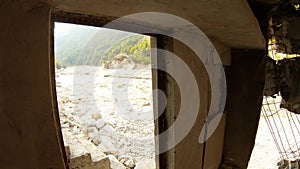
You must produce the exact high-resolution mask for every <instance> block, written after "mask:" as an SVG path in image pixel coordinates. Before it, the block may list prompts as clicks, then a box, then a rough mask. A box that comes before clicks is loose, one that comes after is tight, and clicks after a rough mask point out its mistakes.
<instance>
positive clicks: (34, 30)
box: [0, 1, 65, 169]
mask: <svg viewBox="0 0 300 169" xmlns="http://www.w3.org/2000/svg"><path fill="white" fill-rule="evenodd" d="M49 12H50V7H49V6H47V5H43V4H33V2H32V3H26V4H19V3H18V2H16V1H1V3H0V15H1V16H0V20H1V28H0V32H1V34H0V44H1V50H0V55H1V60H0V64H1V66H0V93H1V96H0V107H1V109H0V133H1V140H0V159H1V160H0V161H1V167H0V168H3V169H15V168H18V169H28V168H32V169H40V168H59V169H60V168H65V166H64V163H65V162H64V160H63V155H62V150H61V149H60V147H61V145H60V141H59V138H58V136H57V128H56V125H55V120H54V119H55V116H54V112H55V109H54V106H53V104H54V103H53V101H54V100H55V98H54V95H53V92H52V87H53V86H52V84H53V81H51V80H52V79H51V76H50V70H51V69H50V68H51V63H52V61H53V60H51V62H50V57H49V56H50V37H49V35H50V29H49V28H50V20H49V14H50V13H49ZM51 83H52V84H51Z"/></svg>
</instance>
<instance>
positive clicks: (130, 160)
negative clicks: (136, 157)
mask: <svg viewBox="0 0 300 169" xmlns="http://www.w3.org/2000/svg"><path fill="white" fill-rule="evenodd" d="M124 164H125V166H126V167H129V168H133V167H134V166H135V163H134V161H133V159H129V160H127V161H126V162H125V163H124Z"/></svg>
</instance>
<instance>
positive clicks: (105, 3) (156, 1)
mask: <svg viewBox="0 0 300 169" xmlns="http://www.w3.org/2000/svg"><path fill="white" fill-rule="evenodd" d="M48 2H50V3H51V5H52V6H54V8H55V9H57V10H58V11H65V12H74V13H82V14H90V15H97V16H115V17H122V16H125V15H129V14H133V13H137V12H164V13H169V14H173V15H176V16H179V17H182V18H184V19H186V20H188V21H190V22H192V23H193V24H194V25H196V26H198V27H199V28H200V29H201V30H202V31H203V32H204V33H205V34H206V35H207V36H209V37H212V38H214V39H217V40H218V41H219V42H221V43H223V44H224V45H225V46H228V47H231V48H249V49H264V47H265V46H264V38H263V35H262V33H261V31H260V28H259V25H258V22H257V20H256V18H255V17H254V15H253V13H252V11H251V9H250V7H249V5H248V3H247V1H246V0H187V1H182V0H88V1H75V0H49V1H48ZM170 23H172V21H170ZM170 23H169V24H166V25H170ZM164 26H165V25H164Z"/></svg>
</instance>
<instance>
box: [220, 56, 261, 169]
mask: <svg viewBox="0 0 300 169" xmlns="http://www.w3.org/2000/svg"><path fill="white" fill-rule="evenodd" d="M264 56H265V53H264V51H251V50H233V51H232V64H231V66H230V67H228V69H227V70H226V76H227V85H228V93H227V103H226V109H225V111H226V116H227V119H226V131H225V141H224V152H223V163H224V164H229V165H231V166H235V168H242V169H243V168H247V165H248V161H249V159H250V155H251V152H252V149H253V147H254V144H255V137H256V131H257V127H258V121H259V117H260V109H261V103H262V91H263V84H264V69H263V58H264ZM224 166H225V165H224Z"/></svg>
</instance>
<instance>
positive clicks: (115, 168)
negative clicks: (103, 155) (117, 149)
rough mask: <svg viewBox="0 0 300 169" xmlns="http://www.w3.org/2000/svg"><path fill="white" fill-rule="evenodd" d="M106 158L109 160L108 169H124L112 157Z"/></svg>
mask: <svg viewBox="0 0 300 169" xmlns="http://www.w3.org/2000/svg"><path fill="white" fill-rule="evenodd" d="M108 158H109V160H110V167H111V168H112V169H126V167H125V166H124V165H123V164H122V163H120V162H119V161H118V160H117V159H116V157H114V156H113V155H108Z"/></svg>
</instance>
